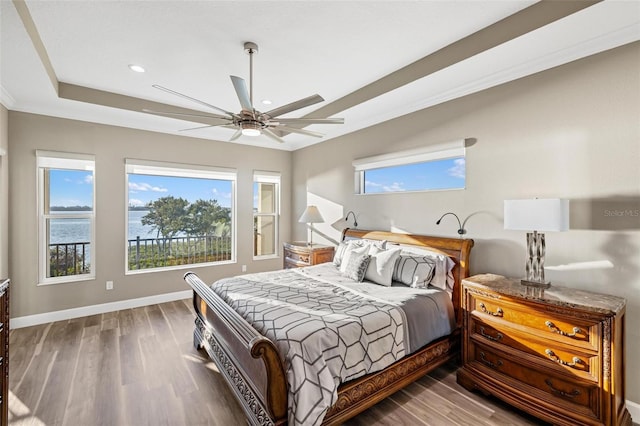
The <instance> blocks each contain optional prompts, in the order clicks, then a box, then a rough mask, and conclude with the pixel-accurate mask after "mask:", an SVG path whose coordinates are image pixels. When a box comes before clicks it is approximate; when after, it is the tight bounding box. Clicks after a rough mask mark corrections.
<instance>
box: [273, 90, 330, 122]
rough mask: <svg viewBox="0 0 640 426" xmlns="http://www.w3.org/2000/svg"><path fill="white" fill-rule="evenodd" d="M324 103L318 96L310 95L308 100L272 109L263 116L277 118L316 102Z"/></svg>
mask: <svg viewBox="0 0 640 426" xmlns="http://www.w3.org/2000/svg"><path fill="white" fill-rule="evenodd" d="M322 101H324V98H323V97H322V96H320V95H317V94H316V95H311V96H309V97H308V98H304V99H300V100H298V101H295V102H291V103H290V104H287V105H283V106H281V107H279V108H276V109H272V110H271V111H268V112H265V113H264V114H265V115H268V116H269V117H272V118H273V117H277V116H279V115H282V114H286V113H288V112H291V111H295V110H297V109H300V108H304V107H308V106H309V105H313V104H317V103H318V102H322Z"/></svg>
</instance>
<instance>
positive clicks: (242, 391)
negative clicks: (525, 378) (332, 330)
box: [184, 229, 473, 425]
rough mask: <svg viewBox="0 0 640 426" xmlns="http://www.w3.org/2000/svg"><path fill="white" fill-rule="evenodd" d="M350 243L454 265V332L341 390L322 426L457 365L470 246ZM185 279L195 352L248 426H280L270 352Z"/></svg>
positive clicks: (410, 240)
mask: <svg viewBox="0 0 640 426" xmlns="http://www.w3.org/2000/svg"><path fill="white" fill-rule="evenodd" d="M353 238H368V239H374V240H387V241H388V242H389V243H391V244H409V245H414V246H422V247H428V248H429V249H431V250H434V251H439V252H442V253H444V254H446V255H448V256H449V257H450V258H451V259H452V260H454V262H455V267H454V269H453V276H454V278H455V285H454V289H453V294H452V300H453V306H454V310H455V316H456V324H457V326H456V329H455V330H454V331H453V333H451V334H450V335H448V336H445V337H442V338H440V339H438V340H436V341H434V342H431V343H430V344H428V345H426V346H424V347H423V348H421V349H420V350H418V351H417V352H414V353H412V354H410V355H408V356H406V357H404V358H402V359H401V360H399V361H397V362H395V363H394V364H391V365H390V366H389V367H387V368H385V369H384V370H381V371H378V372H375V373H371V374H368V375H366V376H363V377H360V378H358V379H355V380H352V381H349V382H346V383H343V384H342V385H340V387H339V388H338V400H337V402H336V403H335V404H334V405H333V406H331V407H330V408H329V411H328V412H327V414H326V416H325V418H324V421H323V425H338V424H341V423H343V422H344V421H346V420H347V419H349V418H351V417H353V416H355V415H357V414H358V413H360V412H362V411H364V410H366V409H367V408H369V407H371V406H372V405H374V404H376V403H377V402H379V401H381V400H383V399H384V398H386V397H387V396H389V395H391V394H392V393H394V392H396V391H398V390H399V389H401V388H403V387H405V386H407V385H408V384H410V383H412V382H413V381H415V380H417V379H419V378H420V377H422V376H423V375H425V374H427V373H428V372H430V371H431V370H433V369H435V368H437V367H439V366H440V365H442V364H444V363H446V362H448V361H450V360H459V359H460V343H461V342H460V340H461V326H462V311H461V294H460V283H461V281H462V279H464V278H466V277H468V276H469V254H470V252H471V247H473V240H469V239H459V238H441V237H430V236H424V235H410V234H396V233H391V232H385V231H365V230H360V229H345V230H344V231H343V233H342V239H343V240H344V239H353ZM184 279H185V281H186V282H187V283H188V284H189V285H190V286H191V287H192V288H193V306H194V308H195V311H196V320H195V323H196V327H195V330H194V333H193V339H194V340H193V342H194V346H195V347H196V348H197V349H201V348H204V349H205V350H206V351H207V354H208V355H209V357H210V358H211V359H212V360H213V361H214V362H215V364H216V365H217V366H218V369H219V371H220V373H221V374H222V376H223V377H224V378H225V379H226V380H227V382H228V384H229V385H230V387H231V389H232V390H233V392H234V394H235V395H236V398H237V399H238V401H239V402H240V405H241V406H242V408H243V410H244V412H245V414H246V416H247V420H248V422H249V423H250V424H252V425H284V424H286V423H287V395H288V392H287V381H286V377H285V370H284V366H283V364H282V361H281V359H280V355H279V354H278V352H277V350H276V346H275V344H274V343H273V342H271V340H269V339H267V338H266V337H264V336H263V335H261V334H260V333H258V332H257V331H256V330H255V329H253V328H252V327H251V325H249V323H248V322H247V321H245V320H244V318H242V317H241V316H240V315H239V314H238V313H237V312H235V311H234V310H233V309H232V308H231V307H229V306H228V305H227V304H226V303H225V302H224V301H223V300H222V299H221V298H220V297H219V296H218V295H217V294H216V293H215V292H214V291H213V290H211V289H210V288H209V286H208V285H206V284H205V283H204V282H202V280H200V278H198V276H197V275H195V274H194V273H191V272H188V273H186V274H185V276H184Z"/></svg>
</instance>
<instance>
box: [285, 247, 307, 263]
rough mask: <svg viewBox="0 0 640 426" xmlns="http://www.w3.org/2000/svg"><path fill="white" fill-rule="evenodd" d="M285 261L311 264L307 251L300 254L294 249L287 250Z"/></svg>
mask: <svg viewBox="0 0 640 426" xmlns="http://www.w3.org/2000/svg"><path fill="white" fill-rule="evenodd" d="M286 261H287V262H291V263H294V264H296V265H304V266H309V265H311V256H310V254H309V253H306V254H301V253H296V252H295V251H289V252H287V257H286Z"/></svg>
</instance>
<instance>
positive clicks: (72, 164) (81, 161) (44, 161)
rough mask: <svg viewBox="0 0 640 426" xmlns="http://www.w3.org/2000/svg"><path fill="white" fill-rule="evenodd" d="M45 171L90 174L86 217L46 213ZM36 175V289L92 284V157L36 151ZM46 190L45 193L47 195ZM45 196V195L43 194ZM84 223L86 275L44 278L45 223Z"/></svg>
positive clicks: (94, 249) (47, 257)
mask: <svg viewBox="0 0 640 426" xmlns="http://www.w3.org/2000/svg"><path fill="white" fill-rule="evenodd" d="M45 169H55V170H77V171H89V170H90V171H91V172H92V173H91V174H92V183H91V185H92V186H93V188H92V198H93V199H92V209H91V212H88V213H73V214H69V213H61V214H55V215H53V214H51V212H49V213H46V212H45V210H46V208H47V206H46V204H47V202H48V201H47V200H48V197H49V195H48V193H50V188H45ZM36 173H37V186H38V191H37V193H38V202H37V209H38V283H37V285H38V286H43V285H52V284H65V283H71V282H81V281H92V280H95V279H96V268H97V263H98V262H97V260H98V255H97V247H96V175H95V156H94V155H92V154H80V153H69V152H58V151H43V150H36ZM47 189H48V190H49V191H47ZM47 192H48V193H47ZM53 218H55V219H88V220H89V223H90V228H91V231H90V234H91V236H90V241H89V246H90V247H91V252H90V255H91V263H90V268H91V269H90V272H89V273H88V274H78V275H65V276H59V277H47V269H48V267H49V261H50V252H49V244H48V238H47V221H50V220H51V219H53Z"/></svg>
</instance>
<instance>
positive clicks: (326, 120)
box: [274, 118, 344, 125]
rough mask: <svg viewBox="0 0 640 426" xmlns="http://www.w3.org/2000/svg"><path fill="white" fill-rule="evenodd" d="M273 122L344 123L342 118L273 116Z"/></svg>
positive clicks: (305, 123)
mask: <svg viewBox="0 0 640 426" xmlns="http://www.w3.org/2000/svg"><path fill="white" fill-rule="evenodd" d="M274 122H276V123H282V124H304V125H307V124H344V118H275V119H274Z"/></svg>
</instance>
